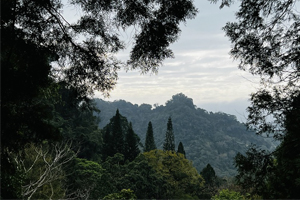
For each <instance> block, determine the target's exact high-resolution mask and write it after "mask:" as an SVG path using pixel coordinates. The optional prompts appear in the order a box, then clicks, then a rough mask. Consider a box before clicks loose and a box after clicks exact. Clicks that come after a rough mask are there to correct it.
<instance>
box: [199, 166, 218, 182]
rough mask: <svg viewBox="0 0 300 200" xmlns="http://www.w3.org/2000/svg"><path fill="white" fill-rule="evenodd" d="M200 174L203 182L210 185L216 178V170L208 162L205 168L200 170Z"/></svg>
mask: <svg viewBox="0 0 300 200" xmlns="http://www.w3.org/2000/svg"><path fill="white" fill-rule="evenodd" d="M200 174H201V176H202V177H203V178H204V180H205V184H208V185H212V184H213V183H214V181H215V180H216V172H215V170H214V168H212V166H211V165H210V164H207V165H206V167H205V168H203V169H202V171H201V172H200Z"/></svg>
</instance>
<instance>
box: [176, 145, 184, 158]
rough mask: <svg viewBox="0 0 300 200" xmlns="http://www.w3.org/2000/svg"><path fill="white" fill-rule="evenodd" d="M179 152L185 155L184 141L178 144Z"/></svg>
mask: <svg viewBox="0 0 300 200" xmlns="http://www.w3.org/2000/svg"><path fill="white" fill-rule="evenodd" d="M177 153H181V154H183V155H184V157H185V150H184V147H183V144H182V142H179V145H178V148H177Z"/></svg>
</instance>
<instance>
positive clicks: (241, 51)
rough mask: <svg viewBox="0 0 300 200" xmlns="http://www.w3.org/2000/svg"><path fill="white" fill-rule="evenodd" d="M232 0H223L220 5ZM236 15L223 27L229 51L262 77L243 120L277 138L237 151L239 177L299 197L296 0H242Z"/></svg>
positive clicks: (266, 192)
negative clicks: (273, 143) (268, 146)
mask: <svg viewBox="0 0 300 200" xmlns="http://www.w3.org/2000/svg"><path fill="white" fill-rule="evenodd" d="M213 2H216V0H213ZM232 2H233V1H231V0H222V4H221V6H224V5H229V4H230V3H232ZM236 19H237V22H228V23H227V24H226V26H225V27H224V30H225V32H226V35H227V36H228V37H229V38H230V40H231V43H232V44H233V47H232V49H231V51H230V54H231V55H232V56H233V57H234V58H235V59H239V60H240V64H239V68H240V69H242V70H248V71H249V72H250V73H251V74H253V75H259V76H260V77H261V88H260V89H259V90H258V91H257V92H256V93H253V94H251V106H250V107H249V108H248V111H249V115H248V121H247V126H248V128H250V129H253V130H255V131H256V132H257V134H261V135H264V134H265V135H267V136H271V137H273V138H274V139H276V140H279V141H280V142H281V144H280V146H279V147H278V148H277V149H276V151H274V152H271V153H266V152H264V151H261V150H258V149H254V148H253V147H251V148H250V149H249V150H248V152H247V153H246V155H245V156H244V155H241V154H238V155H237V157H236V164H237V167H238V168H239V169H238V170H239V175H238V176H237V178H238V181H239V182H241V184H242V185H243V186H245V187H248V188H249V187H251V186H250V185H252V187H254V190H256V191H257V192H258V193H260V194H263V196H264V197H265V198H299V194H297V192H296V189H295V188H298V189H299V177H300V175H299V170H298V169H299V157H300V152H299V148H298V146H299V132H300V125H299V124H300V123H299V110H298V105H299V104H298V103H297V102H298V99H299V93H300V90H299V88H300V87H299V86H300V85H299V83H300V82H299V80H300V77H299V76H300V73H299V71H300V67H299V66H300V50H299V45H300V39H299V38H300V37H299V31H300V26H299V23H300V15H299V11H298V10H297V0H284V1H281V0H275V1H274V0H246V1H242V2H241V4H240V7H239V10H238V12H237V13H236ZM297 104H298V105H297ZM296 110H298V112H297V111H296ZM294 111H295V112H294ZM291 116H292V117H291ZM296 132H297V134H296ZM287 152H288V153H287ZM283 155H284V156H283Z"/></svg>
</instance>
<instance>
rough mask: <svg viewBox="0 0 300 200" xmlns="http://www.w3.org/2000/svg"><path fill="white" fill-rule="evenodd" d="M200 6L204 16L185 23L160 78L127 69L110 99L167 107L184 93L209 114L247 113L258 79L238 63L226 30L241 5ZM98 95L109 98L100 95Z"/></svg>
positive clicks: (123, 55) (122, 56)
mask: <svg viewBox="0 0 300 200" xmlns="http://www.w3.org/2000/svg"><path fill="white" fill-rule="evenodd" d="M195 3H196V6H197V7H198V8H199V11H200V12H199V14H198V16H197V17H196V19H194V20H189V21H188V22H187V23H186V24H185V25H182V33H181V35H180V37H179V40H178V41H177V42H176V43H174V44H172V45H171V47H170V48H171V49H172V50H173V51H174V54H175V58H174V59H167V60H166V61H165V62H164V66H163V67H161V68H160V69H159V71H158V74H157V75H149V74H147V75H141V74H140V73H139V72H138V71H128V72H127V73H126V72H125V70H121V71H120V73H119V80H118V84H117V86H116V88H115V90H113V91H112V92H111V98H109V99H106V100H110V101H113V100H117V99H124V100H126V101H130V102H132V103H136V104H141V103H148V104H152V105H153V104H154V103H158V104H164V103H165V102H166V101H167V100H169V99H171V98H172V95H174V94H177V93H180V92H182V93H184V94H185V95H187V96H188V97H190V98H192V99H193V100H194V103H195V104H196V105H197V106H199V107H201V106H203V108H204V109H207V110H208V111H214V112H216V111H223V112H227V113H230V114H234V113H235V114H236V115H238V113H243V112H245V109H246V107H247V106H248V105H249V102H248V98H249V94H250V93H252V92H254V91H256V90H257V87H258V84H257V83H258V78H257V77H253V76H252V75H250V74H249V73H247V72H244V71H241V70H239V69H238V68H237V66H238V61H233V60H232V58H231V57H230V55H229V51H230V46H231V44H230V42H229V41H228V38H226V37H225V33H224V32H223V31H222V27H223V26H224V25H225V24H226V22H227V21H233V20H234V11H235V10H237V9H236V7H237V6H238V5H234V6H233V7H231V8H224V9H223V10H219V7H218V5H215V4H210V3H209V2H208V1H195ZM128 35H130V34H128ZM128 46H129V47H130V43H128ZM129 51H130V50H129V49H128V50H125V51H123V52H120V53H119V54H118V58H120V59H123V60H126V58H128V55H129ZM249 80H251V81H249ZM96 97H100V98H103V97H102V96H101V94H99V93H97V92H96Z"/></svg>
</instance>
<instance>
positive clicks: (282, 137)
mask: <svg viewBox="0 0 300 200" xmlns="http://www.w3.org/2000/svg"><path fill="white" fill-rule="evenodd" d="M211 1H212V2H217V1H218V0H211ZM232 2H234V0H222V4H221V7H223V6H224V5H230V4H231V3H232ZM297 3H298V2H297V0H244V1H242V2H241V4H240V10H239V11H238V12H237V14H236V16H237V22H234V23H228V24H227V25H226V26H225V27H224V30H225V32H226V35H227V36H228V37H229V38H230V40H231V42H232V44H233V48H232V50H231V52H230V53H231V55H232V56H233V57H234V58H236V59H239V60H240V64H239V68H240V69H243V70H248V71H249V72H250V73H252V74H253V75H259V76H260V77H261V83H262V84H261V89H259V90H258V91H257V92H256V93H253V94H252V95H251V106H250V107H249V108H248V111H249V116H248V122H247V125H248V127H249V128H250V129H254V130H256V132H257V133H258V134H268V135H269V136H271V137H273V138H274V139H276V140H278V141H279V142H280V145H279V146H278V148H277V149H276V150H274V151H272V152H267V151H265V150H260V149H257V148H255V147H251V148H250V149H249V150H248V151H247V153H246V154H238V155H237V156H236V159H235V163H236V167H237V169H238V175H237V177H236V180H237V182H238V184H239V185H240V186H242V187H243V188H244V189H245V190H249V191H250V192H251V193H252V194H258V195H262V196H263V197H264V198H296V199H297V198H299V191H298V190H299V188H300V171H299V167H298V166H299V165H300V163H299V162H300V145H299V143H300V137H299V132H300V125H299V124H300V116H299V113H300V112H299V109H300V100H299V99H300V90H299V88H300V87H299V86H300V85H299V80H300V79H299V74H300V73H299V69H300V67H299V64H300V60H299V59H300V54H299V52H300V51H299V45H300V43H299V41H300V40H299V22H300V17H299V11H298V10H297ZM70 5H73V6H78V7H80V8H81V9H82V16H80V17H79V19H78V21H77V22H74V23H69V22H67V21H66V20H65V18H64V16H63V13H62V10H63V9H64V3H63V2H61V1H59V0H30V1H29V0H15V1H11V0H3V1H1V73H3V76H1V84H2V85H1V87H2V88H1V92H2V94H1V198H4V199H9V198H10V199H18V198H27V199H45V198H49V199H52V198H57V199H58V198H66V199H67V198H105V199H109V198H116V197H121V198H122V197H124V198H135V197H137V198H149V199H150V198H201V195H202V193H201V188H202V187H203V184H204V181H203V178H202V177H201V175H199V174H198V173H197V171H196V170H195V168H193V167H192V165H191V163H190V162H189V161H188V160H186V159H185V158H184V156H183V155H182V154H180V153H175V151H174V144H173V141H174V136H172V134H171V133H172V131H170V132H168V134H167V135H168V137H166V140H165V145H164V149H165V151H163V150H150V151H149V152H148V151H147V152H145V153H143V154H139V155H138V156H137V157H135V159H133V157H134V156H136V152H135V150H137V148H136V142H137V141H138V139H137V137H136V135H135V134H134V132H133V131H132V125H130V124H129V125H128V124H127V125H128V127H127V128H125V129H124V127H117V126H114V125H109V126H108V127H107V129H106V130H107V134H102V133H103V132H102V131H101V130H100V129H99V128H98V125H97V118H96V117H95V116H94V115H93V114H94V112H97V109H96V108H95V107H94V105H93V104H92V102H91V100H90V99H89V98H88V96H89V95H92V94H93V91H94V90H95V89H97V90H99V91H102V92H103V93H104V94H108V92H109V91H110V90H111V89H112V88H113V87H114V86H115V84H116V80H117V78H118V74H117V71H118V70H119V69H120V68H121V67H126V68H127V69H128V68H130V69H137V68H139V69H140V70H141V72H144V73H145V72H149V71H150V72H151V71H152V72H156V71H157V70H158V68H159V66H161V65H162V62H163V60H164V59H166V58H170V57H172V56H173V52H172V51H171V50H170V49H169V45H170V43H172V42H174V41H176V39H177V38H178V36H179V33H180V29H179V24H180V23H181V22H185V21H186V20H187V19H191V18H193V17H195V15H196V12H197V9H196V8H195V7H194V5H193V3H192V1H191V0H177V1H165V0H142V1H132V0H129V1H123V0H115V1H98V2H95V1H80V0H74V1H71V2H70ZM131 26H134V27H135V30H138V31H136V32H135V33H134V42H133V48H132V50H131V52H130V58H129V60H128V61H127V62H122V61H120V60H118V59H116V58H115V56H114V55H116V53H117V52H119V51H120V50H122V49H124V48H125V45H124V43H123V42H122V41H121V39H120V38H119V34H118V31H119V30H121V29H123V30H125V29H127V28H129V27H131ZM82 36H84V37H82ZM167 105H168V106H170V107H173V108H176V104H174V102H172V101H171V102H168V104H167ZM191 106H192V104H188V105H187V108H191ZM146 109H148V108H147V106H146ZM157 109H158V110H159V109H160V107H157ZM270 119H271V120H270ZM120 120H121V117H120ZM168 127H169V123H168ZM170 127H172V125H171V126H170ZM204 127H205V126H204ZM115 128H116V131H117V132H113V131H114V129H115ZM121 130H122V131H121ZM123 130H124V132H123ZM118 131H119V132H118ZM120 133H122V134H124V135H122V136H123V137H122V143H120V144H121V149H118V148H119V147H115V148H116V150H115V149H114V152H115V154H114V155H113V156H109V155H106V156H107V158H106V159H105V160H103V156H105V155H104V153H103V155H102V149H103V148H102V147H104V146H105V145H104V144H105V143H104V141H103V140H104V137H102V136H104V135H106V136H108V137H107V138H106V139H108V141H110V140H111V139H112V138H111V137H110V136H112V135H113V134H120ZM114 139H116V138H113V139H112V140H114ZM116 141H117V140H116ZM117 142H121V140H118V141H117ZM134 142H135V144H134V145H132V144H133V143H134ZM125 147H128V148H127V149H126V148H125ZM128 149H131V150H130V151H129V150H128ZM180 149H182V150H183V148H181V147H180ZM118 151H121V152H122V153H123V154H124V155H123V154H120V153H118ZM183 152H184V150H183ZM106 154H108V152H106ZM130 160H132V161H131V162H130ZM205 171H206V170H205ZM205 171H203V175H204V174H206V173H205ZM208 171H211V170H208ZM149 190H150V191H149ZM133 191H134V192H133ZM226 196H230V197H237V198H243V197H244V195H240V194H239V193H237V192H232V191H227V190H224V191H223V192H222V193H220V194H219V197H220V198H225V197H226ZM219 197H218V196H215V197H214V198H215V199H218V198H219Z"/></svg>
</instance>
